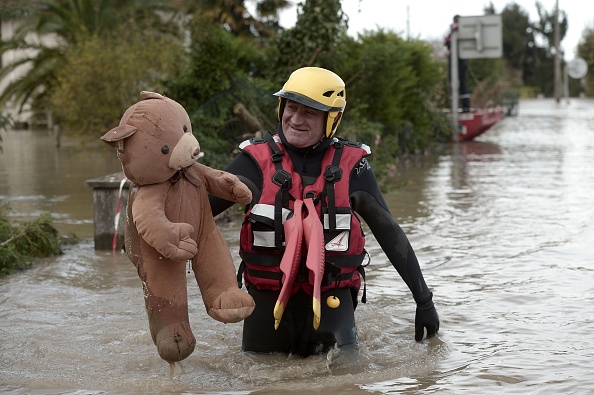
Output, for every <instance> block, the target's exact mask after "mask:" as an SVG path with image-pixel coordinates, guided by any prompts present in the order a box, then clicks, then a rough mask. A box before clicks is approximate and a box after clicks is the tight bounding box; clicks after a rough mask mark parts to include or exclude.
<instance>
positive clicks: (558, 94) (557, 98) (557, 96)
mask: <svg viewBox="0 0 594 395" xmlns="http://www.w3.org/2000/svg"><path fill="white" fill-rule="evenodd" d="M554 29H555V101H556V102H557V103H559V102H560V101H561V48H560V47H561V46H560V45H559V44H560V32H559V0H557V1H556V2H555V24H554Z"/></svg>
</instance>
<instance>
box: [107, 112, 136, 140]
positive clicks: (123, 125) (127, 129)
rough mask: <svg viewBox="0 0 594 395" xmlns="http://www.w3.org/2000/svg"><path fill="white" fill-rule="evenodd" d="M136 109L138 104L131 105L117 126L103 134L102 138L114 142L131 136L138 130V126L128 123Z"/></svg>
mask: <svg viewBox="0 0 594 395" xmlns="http://www.w3.org/2000/svg"><path fill="white" fill-rule="evenodd" d="M135 110H136V105H133V106H131V107H130V108H128V109H127V110H126V112H124V115H123V116H122V119H121V120H120V124H119V125H118V126H116V127H115V128H113V129H111V130H110V131H109V132H107V133H105V134H104V135H103V136H101V140H103V141H105V142H106V143H108V144H109V143H114V142H116V141H120V140H122V139H125V138H126V137H130V136H132V135H133V134H134V132H136V131H137V130H138V128H137V127H136V126H132V125H129V124H128V120H129V119H130V117H131V116H132V114H134V111H135Z"/></svg>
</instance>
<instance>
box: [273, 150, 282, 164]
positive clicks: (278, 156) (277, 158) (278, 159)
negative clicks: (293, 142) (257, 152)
mask: <svg viewBox="0 0 594 395" xmlns="http://www.w3.org/2000/svg"><path fill="white" fill-rule="evenodd" d="M284 154H285V151H279V152H274V153H273V154H272V161H273V162H274V163H278V162H281V161H282V160H283V155H284Z"/></svg>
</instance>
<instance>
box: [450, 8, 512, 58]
mask: <svg viewBox="0 0 594 395" xmlns="http://www.w3.org/2000/svg"><path fill="white" fill-rule="evenodd" d="M501 26H502V24H501V15H481V16H463V17H460V20H459V21H458V53H459V54H460V58H462V59H481V58H500V57H501V55H502V53H503V43H502V32H501Z"/></svg>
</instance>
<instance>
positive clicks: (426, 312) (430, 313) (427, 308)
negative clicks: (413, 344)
mask: <svg viewBox="0 0 594 395" xmlns="http://www.w3.org/2000/svg"><path fill="white" fill-rule="evenodd" d="M425 328H427V338H430V337H433V336H435V335H436V334H437V331H439V316H438V315H437V310H435V306H434V305H433V294H432V293H431V294H430V295H429V299H426V300H424V301H422V302H419V303H417V313H416V315H415V340H416V341H418V342H419V341H421V340H423V335H424V333H425Z"/></svg>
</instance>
